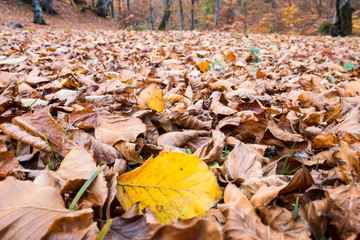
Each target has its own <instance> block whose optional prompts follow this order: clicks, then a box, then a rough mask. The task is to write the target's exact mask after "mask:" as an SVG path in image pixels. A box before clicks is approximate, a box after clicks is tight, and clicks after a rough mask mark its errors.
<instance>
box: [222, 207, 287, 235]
mask: <svg viewBox="0 0 360 240" xmlns="http://www.w3.org/2000/svg"><path fill="white" fill-rule="evenodd" d="M219 209H220V211H221V212H222V214H223V215H224V216H225V217H226V223H225V225H224V226H223V231H224V233H225V236H226V237H227V238H228V239H269V240H272V239H274V240H278V239H292V238H290V237H287V236H285V235H284V234H282V233H279V232H276V231H274V230H273V229H271V228H270V227H269V226H266V225H264V224H263V223H262V222H261V221H260V220H258V219H256V218H254V217H253V216H251V215H247V214H246V213H242V212H238V211H237V210H236V209H235V208H234V207H233V206H231V205H228V204H221V205H219Z"/></svg>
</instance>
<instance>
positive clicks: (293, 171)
mask: <svg viewBox="0 0 360 240" xmlns="http://www.w3.org/2000/svg"><path fill="white" fill-rule="evenodd" d="M301 167H302V166H298V167H297V168H295V169H293V170H291V172H289V173H288V174H286V176H289V175H290V174H292V173H293V172H295V171H297V170H298V169H299V168H301ZM286 171H287V170H286Z"/></svg>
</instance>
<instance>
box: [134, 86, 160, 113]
mask: <svg viewBox="0 0 360 240" xmlns="http://www.w3.org/2000/svg"><path fill="white" fill-rule="evenodd" d="M139 105H140V107H141V108H142V109H145V108H150V109H153V110H155V111H158V112H162V111H163V110H164V107H165V102H164V99H163V93H162V91H161V89H159V88H158V87H157V86H156V85H155V84H151V85H150V86H148V87H147V88H145V89H144V90H142V91H141V93H140V94H139Z"/></svg>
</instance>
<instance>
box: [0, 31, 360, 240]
mask: <svg viewBox="0 0 360 240" xmlns="http://www.w3.org/2000/svg"><path fill="white" fill-rule="evenodd" d="M177 36H178V34H177V33H176V32H166V33H164V32H156V33H155V32H125V31H119V32H103V31H82V32H81V31H70V30H67V29H65V30H53V31H49V30H45V29H43V30H41V29H40V30H36V29H23V30H16V31H12V30H5V31H2V32H1V33H0V59H1V61H0V91H1V92H0V124H1V125H0V129H1V132H2V133H1V135H0V136H1V139H0V154H1V157H0V179H1V181H0V185H1V187H0V198H1V201H0V237H1V238H4V239H11V238H21V239H25V238H29V239H40V238H44V239H48V238H64V239H66V238H72V239H96V238H97V237H98V235H99V234H100V237H102V238H103V239H132V238H137V239H214V240H215V239H224V238H225V239H317V240H318V239H356V238H357V237H358V236H359V234H360V227H359V224H358V223H359V219H358V216H359V213H360V201H359V199H358V195H359V194H358V189H359V186H358V185H359V183H358V181H359V177H360V163H359V160H360V144H359V142H360V141H359V139H360V107H359V106H360V104H359V103H360V97H359V93H360V79H359V73H360V62H359V58H358V57H357V56H358V54H359V51H360V39H359V38H354V37H352V38H331V37H305V36H301V37H300V36H282V35H276V34H274V35H251V34H246V35H244V34H237V33H226V32H211V33H210V32H209V33H205V32H204V33H197V32H184V33H182V38H181V39H179V38H178V37H177ZM104 164H106V167H105V168H104V170H103V171H100V172H99V169H100V166H103V165H104ZM101 169H102V168H101ZM101 169H100V170H101ZM95 172H96V173H98V172H99V173H98V175H97V177H96V178H95V179H94V181H93V182H92V183H91V184H90V186H88V187H87V188H86V189H85V188H84V187H83V186H84V184H85V182H89V181H90V180H92V178H93V177H94V176H95V175H94V173H95ZM89 179H90V180H89ZM80 189H81V191H82V192H81V193H82V195H81V197H80V199H79V201H78V202H77V204H76V206H75V207H74V210H69V208H70V205H71V203H72V202H73V200H74V198H76V195H77V194H78V192H79V191H80ZM84 190H85V191H84ZM83 191H84V192H83ZM77 198H78V197H77ZM71 209H73V206H72V207H71Z"/></svg>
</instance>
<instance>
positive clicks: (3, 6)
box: [0, 0, 118, 30]
mask: <svg viewBox="0 0 360 240" xmlns="http://www.w3.org/2000/svg"><path fill="white" fill-rule="evenodd" d="M54 9H55V10H56V11H57V12H58V13H59V14H58V15H55V16H51V15H48V14H46V13H44V19H45V21H46V22H47V23H48V24H49V26H42V27H43V28H60V29H63V28H69V29H79V30H92V29H101V30H117V29H118V24H116V23H115V22H114V21H111V20H106V19H104V18H101V17H99V16H97V15H96V14H94V13H93V12H91V11H90V10H87V11H85V12H81V11H80V10H79V9H78V8H77V7H76V6H71V5H70V4H68V3H66V2H65V1H63V0H54ZM0 12H1V13H2V14H0V27H1V28H4V27H6V25H7V24H8V23H10V22H11V21H14V22H18V23H21V24H22V25H23V26H24V27H32V26H34V25H35V24H33V23H32V22H33V12H32V8H31V5H29V4H25V3H23V2H22V1H20V0H10V1H9V0H0ZM37 27H39V26H38V25H37Z"/></svg>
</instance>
